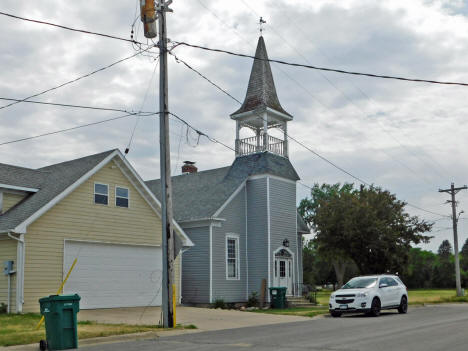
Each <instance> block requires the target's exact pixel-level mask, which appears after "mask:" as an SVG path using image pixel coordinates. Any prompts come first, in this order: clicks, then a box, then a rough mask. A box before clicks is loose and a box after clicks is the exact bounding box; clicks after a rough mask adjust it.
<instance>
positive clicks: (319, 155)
mask: <svg viewBox="0 0 468 351" xmlns="http://www.w3.org/2000/svg"><path fill="white" fill-rule="evenodd" d="M171 55H172V56H174V58H176V59H177V60H178V61H180V62H182V63H184V64H185V66H186V67H187V68H189V69H190V70H192V71H193V72H195V73H196V74H197V75H198V76H200V77H202V78H203V79H205V80H206V81H207V82H208V83H210V84H211V85H213V86H214V87H215V88H217V89H218V90H220V91H221V92H222V93H223V94H226V95H228V96H229V97H230V98H231V99H233V100H234V101H236V102H238V103H240V104H242V103H241V102H240V101H239V100H238V99H237V98H235V97H233V96H232V95H231V94H229V93H228V92H227V91H226V89H223V88H221V87H220V86H219V85H218V84H216V83H214V82H213V81H212V80H211V79H209V78H208V77H206V76H205V75H204V74H202V73H201V72H199V71H198V70H196V69H195V68H193V67H192V66H190V65H189V64H187V63H185V62H184V61H183V60H182V59H180V57H176V56H175V54H174V53H171ZM257 116H258V117H260V118H261V119H264V118H263V116H261V115H260V114H257ZM285 135H286V136H287V137H288V138H290V139H291V140H293V141H295V142H296V143H297V144H299V145H301V146H302V147H303V148H305V149H306V150H308V151H309V152H311V153H313V154H314V155H316V156H317V157H319V158H320V159H322V160H323V161H325V162H327V163H328V164H330V165H331V166H333V167H335V168H336V169H338V170H339V171H341V172H343V173H345V174H347V175H349V176H350V177H352V178H353V179H355V180H357V181H358V182H360V183H362V184H365V185H367V186H373V184H370V183H368V182H366V181H365V180H363V179H361V178H360V177H358V176H355V175H354V174H352V173H351V172H349V171H347V170H346V169H344V168H342V167H340V166H339V165H337V164H336V163H334V162H332V161H330V160H328V159H327V158H326V157H324V156H322V155H321V154H319V153H318V152H316V151H315V150H313V149H312V148H310V147H308V146H307V145H305V144H304V143H302V142H301V141H299V140H297V139H296V138H294V137H292V136H291V135H289V134H287V133H285ZM221 144H222V145H224V146H226V147H228V148H229V149H231V150H233V151H235V150H234V149H233V148H231V147H229V146H227V145H225V144H223V143H221ZM309 188H310V187H309ZM406 204H407V205H408V206H410V207H413V208H415V209H418V210H421V211H424V212H427V213H430V214H434V215H437V216H441V217H444V216H446V215H443V214H440V213H436V212H433V211H430V210H426V209H424V208H422V207H419V206H416V205H413V204H411V203H409V202H406Z"/></svg>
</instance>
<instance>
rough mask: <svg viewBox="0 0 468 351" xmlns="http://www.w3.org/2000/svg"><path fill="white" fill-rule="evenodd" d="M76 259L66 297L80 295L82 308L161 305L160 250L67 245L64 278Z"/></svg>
mask: <svg viewBox="0 0 468 351" xmlns="http://www.w3.org/2000/svg"><path fill="white" fill-rule="evenodd" d="M75 257H78V261H77V264H76V266H75V268H74V269H73V271H72V273H71V275H70V277H69V278H68V281H67V283H66V284H65V288H64V293H65V294H75V293H77V294H79V295H80V296H81V301H80V307H81V308H83V309H90V308H111V307H137V306H159V305H161V279H162V254H161V248H159V247H150V246H132V245H119V244H100V243H92V242H78V241H66V242H65V252H64V276H65V274H67V272H68V269H69V268H70V267H71V265H72V263H73V260H74V259H75Z"/></svg>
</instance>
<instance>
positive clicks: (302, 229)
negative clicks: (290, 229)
mask: <svg viewBox="0 0 468 351" xmlns="http://www.w3.org/2000/svg"><path fill="white" fill-rule="evenodd" d="M297 232H298V233H303V234H309V233H310V229H309V227H308V226H307V223H306V222H305V220H304V218H302V216H301V214H300V213H299V212H297Z"/></svg>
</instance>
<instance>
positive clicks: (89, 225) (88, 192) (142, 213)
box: [23, 161, 180, 312]
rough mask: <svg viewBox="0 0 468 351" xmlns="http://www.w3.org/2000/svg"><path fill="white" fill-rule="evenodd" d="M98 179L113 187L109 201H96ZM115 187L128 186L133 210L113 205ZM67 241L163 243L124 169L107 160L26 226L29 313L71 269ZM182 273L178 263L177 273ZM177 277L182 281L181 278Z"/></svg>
mask: <svg viewBox="0 0 468 351" xmlns="http://www.w3.org/2000/svg"><path fill="white" fill-rule="evenodd" d="M95 182H97V183H104V184H108V185H109V205H107V206H106V205H97V204H94V197H93V194H94V183H95ZM116 186H123V187H126V188H128V189H129V191H130V194H129V198H130V200H129V208H120V207H116V206H115V187H116ZM65 239H70V240H84V241H98V242H106V243H122V244H124V243H125V244H137V245H138V244H140V245H141V244H142V245H144V244H148V245H161V221H160V219H159V217H158V216H157V215H156V213H155V212H154V211H153V210H152V209H151V207H150V206H149V205H148V204H147V202H146V201H145V200H144V199H143V198H142V197H141V196H140V194H139V193H138V192H137V190H136V189H135V188H134V187H133V185H132V184H131V183H130V182H129V181H128V179H127V178H126V177H125V176H124V175H123V174H122V172H121V171H120V169H119V168H117V167H115V166H114V165H113V162H112V161H111V162H109V163H108V164H107V165H106V166H104V167H103V168H102V169H101V170H99V171H98V172H97V173H96V174H94V175H93V176H92V177H91V178H89V179H88V180H87V181H85V182H84V183H83V184H81V185H80V186H79V187H78V188H77V189H75V190H74V191H73V192H72V193H71V194H69V195H68V196H67V197H66V198H64V199H63V200H62V201H60V202H59V203H58V204H57V205H55V206H54V207H53V208H52V209H50V210H49V211H48V212H46V213H45V214H44V215H42V216H41V217H40V218H39V219H37V220H36V221H35V222H33V223H32V224H31V225H30V226H29V227H28V229H27V234H26V235H25V241H26V257H25V261H26V262H25V272H24V274H25V278H24V299H25V303H24V308H23V310H24V311H25V312H37V311H38V310H39V304H38V299H39V298H40V297H43V296H47V295H50V294H55V293H56V291H57V289H58V288H59V286H60V283H61V281H62V278H63V277H64V275H65V274H66V273H67V272H64V270H63V248H64V240H65ZM78 259H79V258H78ZM179 272H180V270H179V269H178V268H177V265H176V271H175V273H176V274H178V273H179ZM175 281H176V282H179V277H178V276H176V277H175ZM177 296H179V293H177Z"/></svg>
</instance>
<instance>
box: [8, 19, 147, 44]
mask: <svg viewBox="0 0 468 351" xmlns="http://www.w3.org/2000/svg"><path fill="white" fill-rule="evenodd" d="M0 15H3V16H7V17H11V18H15V19H19V20H23V21H28V22H33V23H38V24H46V25H48V26H53V27H57V28H61V29H66V30H70V31H73V32H79V33H84V34H92V35H97V36H100V37H104V38H110V39H116V40H121V41H126V42H129V43H133V44H140V45H148V44H144V43H142V42H139V41H136V40H133V39H126V38H122V37H118V36H115V35H110V34H104V33H98V32H91V31H89V30H84V29H77V28H72V27H67V26H63V25H61V24H56V23H52V22H46V21H39V20H35V19H31V18H26V17H21V16H16V15H12V14H11V13H6V12H0Z"/></svg>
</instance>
